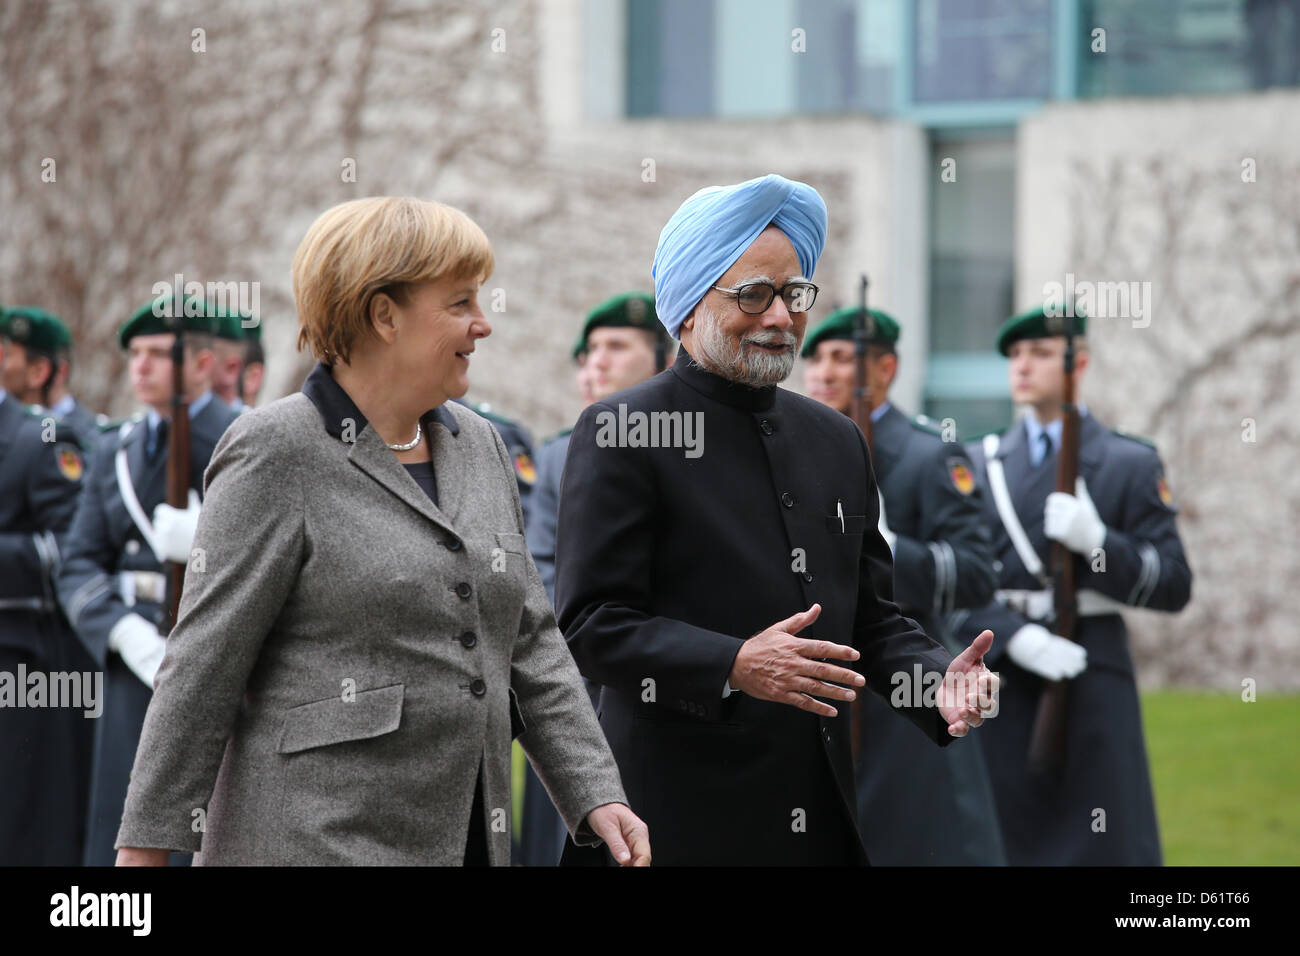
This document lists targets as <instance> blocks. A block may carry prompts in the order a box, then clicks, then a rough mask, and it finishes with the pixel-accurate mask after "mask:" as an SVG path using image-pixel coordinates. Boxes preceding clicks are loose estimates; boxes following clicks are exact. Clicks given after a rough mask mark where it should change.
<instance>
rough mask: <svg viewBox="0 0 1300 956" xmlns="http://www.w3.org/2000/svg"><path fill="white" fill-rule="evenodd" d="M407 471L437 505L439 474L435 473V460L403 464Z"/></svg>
mask: <svg viewBox="0 0 1300 956" xmlns="http://www.w3.org/2000/svg"><path fill="white" fill-rule="evenodd" d="M402 467H403V468H405V469H406V473H407V474H408V475H410V476H411V477H412V478H414V479H415V483H416V484H417V485H419V486H420V488H421V489H422V490H423V491H424V493H425V494H426V495H428V496H429V500H430V501H432V502H433V503H434V504H435V505H436V504H437V503H438V476H437V475H435V474H434V473H433V462H431V461H417V462H415V463H414V464H411V465H406V464H403V465H402Z"/></svg>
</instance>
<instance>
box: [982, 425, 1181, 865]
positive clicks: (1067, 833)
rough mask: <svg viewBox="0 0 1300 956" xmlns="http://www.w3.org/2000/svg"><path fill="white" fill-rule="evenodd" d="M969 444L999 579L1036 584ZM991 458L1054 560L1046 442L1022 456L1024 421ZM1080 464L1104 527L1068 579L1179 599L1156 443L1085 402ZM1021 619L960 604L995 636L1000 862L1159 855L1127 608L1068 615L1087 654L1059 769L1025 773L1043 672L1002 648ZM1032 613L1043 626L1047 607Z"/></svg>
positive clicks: (1132, 859)
mask: <svg viewBox="0 0 1300 956" xmlns="http://www.w3.org/2000/svg"><path fill="white" fill-rule="evenodd" d="M968 448H969V450H970V453H971V458H972V461H973V462H974V464H975V470H976V476H977V479H978V480H979V482H980V488H981V491H982V492H983V494H982V504H983V507H984V510H985V518H986V520H987V522H988V524H989V526H990V528H992V529H993V556H994V561H995V564H994V567H995V569H996V570H997V572H998V587H999V589H1009V590H1022V589H1023V590H1037V589H1042V588H1043V587H1044V584H1043V582H1041V581H1039V580H1038V579H1037V578H1035V577H1034V575H1032V574H1031V573H1030V572H1029V571H1028V570H1026V568H1025V565H1024V563H1023V562H1022V561H1021V559H1020V556H1019V555H1018V554H1017V553H1016V550H1015V548H1014V546H1013V545H1012V543H1011V539H1010V536H1009V535H1008V534H1007V531H1006V528H1005V527H1004V526H1003V523H1002V520H1001V518H1000V517H999V516H998V513H997V508H996V505H995V504H994V501H993V496H992V492H991V489H990V487H989V484H988V472H987V462H986V459H985V454H984V448H983V445H982V443H979V442H975V443H972V444H971V445H969V446H968ZM997 457H998V458H999V459H1001V461H1002V462H1003V468H1004V470H1005V473H1006V478H1007V486H1008V491H1009V493H1010V498H1011V502H1012V504H1013V505H1014V507H1015V510H1016V513H1017V515H1018V516H1019V518H1020V523H1021V525H1022V526H1023V528H1024V530H1025V534H1026V535H1027V537H1028V539H1029V541H1030V543H1031V544H1032V545H1033V548H1034V550H1035V551H1036V552H1037V554H1038V557H1039V560H1040V561H1042V563H1043V566H1044V568H1045V569H1050V567H1051V563H1050V559H1051V547H1050V546H1051V541H1050V540H1049V539H1048V538H1047V537H1046V536H1045V535H1044V534H1043V508H1044V505H1045V503H1046V501H1047V496H1048V495H1049V494H1050V493H1051V492H1052V491H1053V490H1055V484H1056V454H1055V453H1053V454H1050V455H1048V456H1047V457H1046V459H1045V460H1044V461H1043V462H1042V463H1040V464H1039V465H1038V466H1037V467H1034V466H1032V465H1031V464H1030V459H1029V450H1028V437H1027V430H1026V427H1025V425H1024V423H1023V422H1021V423H1018V424H1017V425H1015V426H1014V427H1012V428H1011V429H1009V430H1008V431H1007V432H1006V433H1005V434H1003V435H1002V436H1001V439H1000V442H999V447H998V450H997ZM1079 474H1080V475H1081V476H1082V477H1083V478H1084V480H1085V482H1086V484H1087V488H1088V493H1089V496H1090V497H1091V498H1092V500H1093V503H1094V504H1095V505H1096V508H1097V512H1098V515H1099V516H1100V518H1101V520H1102V521H1103V522H1104V523H1105V525H1106V529H1107V530H1106V537H1105V540H1104V541H1103V543H1102V554H1101V555H1099V556H1097V557H1092V556H1090V557H1089V558H1088V559H1084V558H1082V557H1080V558H1078V559H1076V565H1077V568H1078V570H1077V572H1076V573H1077V582H1078V588H1079V589H1080V590H1085V589H1086V590H1092V591H1096V592H1100V594H1102V595H1104V596H1106V597H1108V598H1111V599H1113V600H1114V601H1115V602H1117V604H1118V605H1128V606H1131V607H1145V608H1152V609H1155V610H1162V611H1177V610H1180V609H1181V608H1182V607H1183V606H1184V605H1185V604H1186V603H1187V601H1188V599H1189V597H1190V595H1191V582H1192V572H1191V569H1190V568H1189V567H1188V564H1187V559H1186V557H1185V556H1184V554H1183V545H1182V541H1181V540H1180V538H1179V535H1178V529H1177V527H1176V525H1175V515H1176V509H1175V508H1174V507H1173V505H1172V499H1171V498H1170V496H1169V493H1168V490H1167V487H1166V485H1165V480H1164V468H1163V465H1162V464H1161V461H1160V456H1159V455H1158V454H1157V453H1156V451H1155V449H1154V448H1152V447H1151V446H1149V445H1147V444H1146V443H1144V442H1141V441H1138V440H1136V439H1133V438H1128V437H1125V436H1123V435H1120V434H1118V433H1115V432H1112V431H1111V430H1110V429H1108V428H1106V427H1105V426H1103V425H1102V424H1101V423H1100V422H1098V421H1097V420H1096V419H1095V418H1094V417H1093V416H1092V415H1086V414H1085V415H1083V416H1082V418H1081V421H1080V433H1079ZM1099 558H1104V564H1102V563H1101V562H1100V560H1098V559H1099ZM1103 568H1104V569H1103ZM1027 621H1028V619H1027V618H1026V617H1024V616H1023V615H1022V614H1020V613H1017V612H1016V611H1013V610H1010V609H1009V608H1007V607H1005V606H1003V605H1002V604H999V603H997V602H994V603H991V604H989V605H988V606H986V607H984V608H982V609H980V610H977V611H972V612H970V613H969V616H968V618H967V620H966V623H965V626H966V628H967V630H971V631H976V630H979V629H982V628H986V627H987V628H990V629H991V630H992V631H993V632H994V635H995V638H994V643H993V646H992V648H991V649H990V651H989V653H988V654H987V655H986V661H987V663H988V665H989V667H990V668H992V669H994V670H997V671H999V672H1000V674H1001V676H1002V689H1001V692H1000V711H999V714H998V717H997V719H995V720H993V721H991V722H990V723H989V725H988V727H987V730H986V732H985V733H984V739H983V743H984V751H985V754H986V756H987V757H988V761H989V770H990V773H991V775H992V779H993V783H994V788H995V793H996V796H997V801H998V810H999V814H1000V816H1001V818H1002V829H1003V836H1004V838H1005V840H1006V845H1007V853H1008V858H1009V861H1010V862H1011V863H1012V864H1013V865H1020V864H1046V865H1069V864H1141V865H1158V864H1159V863H1160V859H1161V855H1160V840H1159V833H1158V831H1157V828H1156V819H1155V804H1154V799H1153V797H1152V793H1151V782H1150V777H1149V774H1148V769H1147V760H1146V748H1145V743H1144V741H1143V736H1142V719H1141V711H1140V708H1139V703H1138V697H1137V685H1136V681H1135V678H1134V669H1133V660H1132V657H1131V656H1130V654H1129V648H1128V632H1127V630H1126V628H1125V626H1124V619H1123V618H1122V617H1121V616H1120V615H1119V614H1118V613H1108V614H1101V615H1098V616H1086V617H1085V616H1080V617H1079V618H1078V624H1077V628H1076V633H1075V639H1076V640H1077V641H1078V642H1079V643H1080V644H1082V645H1083V646H1084V647H1085V648H1086V649H1087V651H1088V665H1087V668H1086V670H1084V672H1083V673H1082V674H1080V675H1079V676H1078V677H1077V678H1075V679H1074V680H1072V681H1070V682H1069V684H1068V691H1067V698H1066V699H1067V723H1066V729H1067V743H1066V761H1067V763H1066V767H1065V771H1064V773H1063V774H1062V775H1060V776H1056V777H1045V778H1039V777H1035V776H1032V775H1031V774H1030V773H1029V771H1028V769H1027V766H1026V753H1027V751H1028V747H1029V734H1030V731H1031V729H1032V726H1033V723H1034V714H1035V711H1036V707H1037V703H1038V698H1039V696H1040V695H1041V690H1042V687H1043V683H1044V682H1043V681H1042V679H1041V678H1039V677H1038V676H1037V675H1035V674H1032V673H1030V672H1028V671H1025V670H1023V669H1021V668H1020V667H1018V666H1017V665H1016V664H1015V663H1014V662H1013V661H1012V660H1011V659H1010V658H1009V657H1008V656H1007V655H1006V654H1005V649H1006V641H1007V640H1009V639H1010V638H1011V637H1012V636H1013V635H1014V634H1015V633H1016V631H1017V630H1019V629H1020V627H1022V626H1023V625H1024V624H1025V623H1027ZM1040 623H1043V624H1044V626H1046V627H1047V628H1048V630H1051V629H1052V624H1051V621H1050V620H1048V621H1042V622H1040ZM1098 809H1101V810H1103V811H1105V814H1106V817H1105V819H1104V821H1103V823H1104V826H1105V829H1104V830H1101V829H1098V827H1099V826H1100V825H1102V824H1100V823H1098V822H1097V820H1096V817H1095V811H1096V810H1098Z"/></svg>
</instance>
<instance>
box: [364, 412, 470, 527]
mask: <svg viewBox="0 0 1300 956" xmlns="http://www.w3.org/2000/svg"><path fill="white" fill-rule="evenodd" d="M442 444H444V445H445V442H443V443H442ZM436 448H437V445H435V454H434V459H433V468H434V474H435V476H436V478H437V481H438V498H439V500H440V501H444V502H445V501H446V500H447V498H448V496H450V495H452V493H453V487H452V486H453V485H454V484H456V483H457V482H456V479H455V477H454V476H453V475H452V474H450V473H447V474H445V477H444V472H443V471H442V470H441V469H442V467H443V461H444V460H447V459H450V458H452V457H454V456H451V455H448V454H446V452H445V451H444V453H443V455H442V456H441V459H440V458H439V456H438V454H437V453H436ZM348 460H349V461H351V462H352V463H353V464H354V465H356V466H357V467H358V468H360V469H361V470H362V471H364V472H365V473H366V474H367V475H369V476H370V477H371V478H373V479H374V480H375V481H377V482H379V484H381V485H383V486H384V487H385V488H387V489H388V490H389V491H390V492H392V493H393V494H394V495H396V496H397V497H398V498H400V499H402V500H403V501H405V502H406V503H407V504H408V505H410V506H411V507H412V508H414V509H415V510H416V511H418V512H419V513H420V514H422V515H424V516H425V517H426V518H428V519H429V520H430V521H432V522H433V523H434V524H436V525H438V526H439V527H440V528H443V529H445V530H446V531H448V532H450V533H452V534H455V533H456V530H455V529H454V528H453V527H452V526H451V521H450V519H448V517H447V516H446V515H445V514H444V513H443V511H442V509H440V508H438V507H436V506H435V505H434V503H433V502H432V501H430V500H429V496H428V495H426V494H425V493H424V491H423V490H422V489H421V488H420V486H419V485H417V484H416V483H415V480H414V479H413V478H412V477H411V476H410V475H408V474H407V473H406V469H405V468H403V467H402V463H401V462H399V461H398V460H397V457H396V456H395V455H394V454H393V453H392V452H391V451H390V450H389V449H388V446H387V445H385V444H384V442H383V439H381V438H380V437H379V433H378V432H376V431H375V430H374V429H373V428H371V427H370V425H369V424H367V425H366V427H365V428H363V429H361V434H359V435H357V440H356V441H355V442H354V443H353V445H352V451H351V452H349V453H348ZM447 467H448V468H450V467H451V465H450V463H448V464H447Z"/></svg>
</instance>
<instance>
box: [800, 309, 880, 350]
mask: <svg viewBox="0 0 1300 956" xmlns="http://www.w3.org/2000/svg"><path fill="white" fill-rule="evenodd" d="M861 312H862V309H861V308H860V307H858V306H856V305H853V306H848V307H847V308H843V309H836V310H835V311H834V312H832V313H831V314H830V315H828V316H827V317H826V318H825V319H823V320H822V321H821V323H819V324H818V325H817V327H816V328H814V329H813V330H812V332H810V333H809V334H808V337H807V338H805V339H804V341H803V351H801V352H800V353H799V354H800V355H801V356H803V357H804V358H812V355H813V353H814V352H816V351H817V346H818V345H819V344H820V343H822V342H825V341H827V340H828V339H849V340H850V341H852V340H853V322H854V320H855V319H856V318H857V317H858V315H859V314H860V313H861ZM867 314H869V315H870V316H871V318H872V321H871V322H869V323H867V325H868V328H867V342H869V343H870V344H871V345H884V346H886V347H888V348H893V347H894V343H896V342H897V341H898V322H897V321H896V320H895V319H894V317H893V316H892V315H890V314H889V313H887V312H881V311H880V310H879V309H867Z"/></svg>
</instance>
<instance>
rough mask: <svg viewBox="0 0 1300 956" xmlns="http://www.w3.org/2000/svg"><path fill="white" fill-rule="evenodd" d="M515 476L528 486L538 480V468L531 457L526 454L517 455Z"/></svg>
mask: <svg viewBox="0 0 1300 956" xmlns="http://www.w3.org/2000/svg"><path fill="white" fill-rule="evenodd" d="M515 474H516V475H518V476H519V480H520V481H522V482H523V483H524V484H526V485H531V484H532V483H533V482H534V481H536V480H537V466H536V465H534V464H533V458H532V456H531V455H529V454H527V453H526V452H520V453H519V454H517V455H515Z"/></svg>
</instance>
